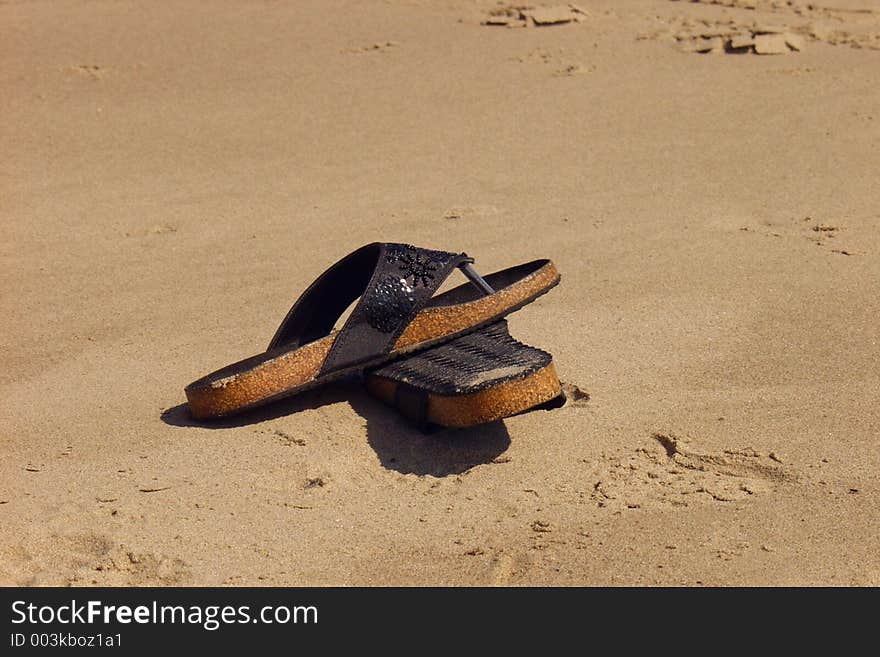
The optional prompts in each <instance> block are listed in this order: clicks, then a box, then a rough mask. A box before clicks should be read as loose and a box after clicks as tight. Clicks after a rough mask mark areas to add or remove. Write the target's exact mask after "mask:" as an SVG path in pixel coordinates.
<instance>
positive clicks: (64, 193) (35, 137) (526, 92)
mask: <svg viewBox="0 0 880 657" xmlns="http://www.w3.org/2000/svg"><path fill="white" fill-rule="evenodd" d="M0 60H2V61H3V66H2V67H0V118H2V126H3V127H2V130H0V135H2V136H0V139H2V141H0V144H2V152H3V158H2V161H0V222H2V229H3V232H4V239H3V240H2V241H0V282H2V287H3V294H2V295H0V310H2V314H0V336H2V348H0V395H2V403H0V526H2V527H3V531H2V532H0V583H2V584H25V585H30V584H52V585H64V584H73V585H96V584H99V585H124V584H143V585H155V584H179V585H213V584H217V585H220V584H227V585H239V584H251V585H263V584H266V585H269V584H274V585H304V584H342V585H353V584H367V585H376V584H391V585H397V584H402V585H422V584H450V585H493V584H499V585H508V584H509V585H542V584H547V585H562V584H575V585H599V584H638V585H657V584H669V585H734V584H745V585H780V584H805V585H827V584H840V585H853V584H858V585H878V584H880V537H878V531H877V527H878V526H880V498H878V492H880V489H878V484H880V477H878V472H880V449H878V435H880V404H878V397H880V184H878V171H880V5H878V3H877V2H874V1H869V0H811V1H810V2H807V1H806V0H785V1H779V0H714V1H711V2H710V1H708V0H706V1H702V2H686V1H683V0H682V1H672V0H580V1H579V2H578V3H577V5H576V6H573V5H568V4H566V3H556V4H552V3H538V4H535V5H533V7H532V9H523V8H522V7H519V8H512V7H506V6H503V5H499V4H497V3H496V2H494V1H491V2H490V1H474V2H465V1H452V0H438V1H433V0H431V1H429V0H386V1H381V0H370V1H366V0H362V1H355V0H297V1H296V2H270V1H266V0H235V1H228V2H220V1H218V2H210V3H208V2H198V1H195V0H192V1H189V2H168V1H161V2H160V1H155V2H132V1H131V0H119V1H117V2H103V1H97V0H58V1H52V2H49V1H38V0H34V1H15V0H12V1H7V2H0ZM372 241H404V242H411V243H414V244H418V245H421V246H426V247H431V248H438V249H445V250H450V251H456V252H457V251H466V252H467V253H468V254H470V255H472V256H474V257H475V258H476V265H475V266H476V268H477V269H478V270H479V271H481V272H491V271H495V270H498V269H501V268H504V267H508V266H512V265H515V264H518V263H521V262H525V261H529V260H533V259H536V258H551V259H552V260H553V261H554V263H555V264H556V265H557V267H558V269H559V270H560V272H561V273H562V283H561V285H560V286H558V287H557V288H556V289H554V290H552V291H551V292H550V293H549V294H547V295H545V296H543V297H541V298H540V299H538V300H537V301H536V302H535V303H533V304H531V305H529V306H527V307H526V308H524V309H523V310H521V311H519V312H517V313H515V314H514V315H512V316H511V318H510V329H511V333H512V334H513V335H514V336H515V337H516V338H518V339H520V340H522V341H524V342H527V343H530V344H534V345H536V346H538V347H540V348H542V349H545V350H547V351H550V352H552V354H553V357H554V363H555V365H556V369H557V371H558V373H559V376H560V378H561V379H562V381H563V382H564V384H565V388H566V389H567V390H568V392H569V395H570V397H571V401H570V402H569V403H568V404H567V405H566V406H565V407H563V408H560V409H557V410H554V411H540V412H534V413H529V414H525V415H521V416H517V417H514V418H510V419H509V420H506V421H505V422H504V423H503V424H502V423H496V424H491V425H488V426H485V427H482V428H479V429H472V430H466V431H462V432H445V433H439V434H434V435H429V436H424V435H422V434H420V433H419V432H417V431H416V430H414V429H412V428H411V427H410V425H409V424H408V423H407V422H405V421H402V420H401V419H400V418H399V417H398V416H397V415H396V414H395V412H394V411H393V410H391V409H389V408H387V407H385V406H384V405H383V404H381V403H380V402H378V401H376V400H374V399H372V398H370V397H369V396H368V395H367V394H366V393H365V392H363V391H362V390H361V388H360V387H359V385H358V384H357V383H343V384H336V385H333V386H330V387H326V388H323V389H320V390H316V391H313V392H309V393H307V394H305V395H303V396H301V397H298V398H295V399H292V400H287V401H284V402H281V403H279V404H275V405H273V406H270V407H267V408H265V409H262V410H260V411H258V412H255V413H253V414H251V415H249V416H247V417H245V418H237V419H236V418H232V419H229V420H226V421H224V422H222V423H219V424H215V425H213V426H211V427H206V426H202V425H199V424H198V423H196V422H195V421H193V420H192V419H191V418H190V417H189V416H188V414H187V412H186V410H185V407H184V406H183V405H182V404H183V402H184V401H185V399H184V394H183V387H184V386H185V385H186V384H187V383H189V382H190V381H193V380H194V379H196V378H198V377H200V376H202V375H204V374H206V373H208V372H210V371H212V370H214V369H217V368H218V367H221V366H223V365H226V364H228V363H232V362H234V361H237V360H239V359H242V358H245V357H247V356H250V355H253V354H255V353H257V352H259V351H260V350H261V349H264V348H265V345H266V343H267V342H268V340H269V339H270V338H271V336H272V335H273V333H274V331H275V328H276V327H277V325H278V323H279V322H280V321H281V319H282V318H283V316H284V313H285V312H286V311H287V309H288V308H289V306H290V304H291V303H292V302H293V300H294V299H295V298H296V297H297V296H298V295H299V293H300V292H301V291H302V290H303V289H304V288H305V287H306V286H307V285H308V284H309V283H310V282H311V281H312V280H313V279H314V278H315V277H316V276H317V275H318V274H319V273H320V272H321V271H323V270H324V269H325V268H326V267H327V266H328V265H330V264H331V263H333V262H335V261H336V260H338V259H339V258H340V257H341V256H342V255H344V254H346V253H348V252H350V251H352V250H353V249H355V248H357V247H358V246H360V245H362V244H364V243H367V242H372ZM453 278H456V279H457V280H456V281H455V282H456V284H458V283H460V282H462V281H463V280H464V279H463V278H462V277H460V276H456V275H454V276H453Z"/></svg>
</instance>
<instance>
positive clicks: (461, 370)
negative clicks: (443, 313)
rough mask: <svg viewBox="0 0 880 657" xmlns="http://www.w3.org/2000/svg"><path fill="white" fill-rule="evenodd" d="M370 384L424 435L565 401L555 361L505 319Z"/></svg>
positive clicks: (377, 375)
mask: <svg viewBox="0 0 880 657" xmlns="http://www.w3.org/2000/svg"><path fill="white" fill-rule="evenodd" d="M365 385H366V388H367V391H368V392H369V393H370V394H371V395H373V396H374V397H376V398H377V399H380V400H381V401H383V402H385V403H386V404H389V405H391V406H394V407H395V408H397V410H398V411H400V413H401V414H402V415H403V416H404V417H406V418H408V419H409V420H411V421H412V422H414V423H415V424H416V425H417V426H418V427H420V428H421V429H422V430H423V431H424V430H426V429H427V428H428V426H429V425H438V426H441V427H449V428H459V429H460V428H465V427H472V426H476V425H478V424H484V423H486V422H493V421H495V420H500V419H502V418H505V417H510V416H511V415H517V414H518V413H523V412H525V411H527V410H529V409H532V408H535V407H538V406H548V405H549V406H550V407H553V406H560V405H562V403H564V402H565V393H563V392H562V386H561V384H560V383H559V378H558V377H557V376H556V370H555V368H554V367H553V357H552V356H551V355H550V354H548V353H547V352H545V351H541V350H540V349H536V348H535V347H530V346H528V345H525V344H523V343H522V342H519V341H517V340H515V339H514V338H512V337H511V335H510V333H509V332H508V329H507V322H506V321H504V320H502V321H500V322H496V323H495V324H492V325H490V326H487V327H485V328H482V329H479V330H477V331H474V332H473V333H469V334H467V335H464V336H462V337H460V338H456V339H455V340H452V341H451V342H446V343H444V344H442V345H440V346H438V347H433V348H431V349H428V350H426V351H421V352H419V353H417V354H414V355H412V356H410V357H408V358H405V359H402V360H397V361H394V362H393V363H389V364H387V365H384V366H382V367H380V368H378V369H376V370H371V371H369V372H367V376H366V379H365ZM551 402H555V403H551Z"/></svg>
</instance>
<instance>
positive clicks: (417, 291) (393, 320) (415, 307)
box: [321, 244, 469, 374]
mask: <svg viewBox="0 0 880 657" xmlns="http://www.w3.org/2000/svg"><path fill="white" fill-rule="evenodd" d="M467 260H469V258H468V257H467V255H465V254H464V253H449V252H447V251H432V250H429V249H420V248H418V247H415V246H411V245H409V244H383V245H382V253H381V255H380V257H379V262H378V263H377V265H376V269H375V270H374V272H373V276H372V278H371V279H370V282H369V283H368V284H367V287H366V289H365V291H364V294H363V295H362V296H361V300H360V301H359V302H358V305H357V306H356V307H355V309H354V310H353V311H352V313H351V315H350V316H349V318H348V320H347V321H346V322H345V325H344V326H343V327H342V329H341V330H340V331H339V335H338V336H337V337H336V340H335V341H334V342H333V347H332V348H331V349H330V353H329V354H328V355H327V359H326V360H325V361H324V365H323V367H322V368H321V374H325V373H327V372H331V371H333V370H337V369H341V368H343V367H347V366H351V365H355V364H357V363H361V362H364V361H367V360H369V359H370V358H372V357H374V356H378V355H381V354H386V353H388V352H389V351H391V349H392V348H393V347H394V343H395V342H396V341H397V338H398V337H400V334H401V333H403V331H404V329H405V328H406V327H407V326H408V325H409V323H410V322H411V321H412V320H413V317H415V316H416V315H417V314H418V313H419V311H420V310H422V308H424V307H425V305H426V304H427V303H428V300H429V299H430V298H431V297H432V296H434V293H435V292H436V291H437V288H439V287H440V285H441V284H442V283H443V281H445V280H446V278H447V277H448V276H449V274H450V272H451V271H452V270H453V269H455V268H456V267H458V266H459V265H460V264H462V263H463V262H465V261H467Z"/></svg>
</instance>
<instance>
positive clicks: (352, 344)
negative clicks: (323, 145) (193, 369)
mask: <svg viewBox="0 0 880 657" xmlns="http://www.w3.org/2000/svg"><path fill="white" fill-rule="evenodd" d="M471 263H473V259H472V258H469V257H468V256H467V255H466V254H464V253H448V252H446V251H432V250H429V249H420V248H417V247H414V246H410V245H408V244H394V243H379V242H374V243H373V244H367V245H366V246H363V247H361V248H359V249H358V250H356V251H354V252H352V253H351V254H349V255H348V256H346V257H345V258H343V259H342V260H340V261H339V262H337V263H336V264H335V265H333V266H332V267H330V269H328V270H327V271H326V272H324V273H323V274H322V275H321V276H320V277H318V278H317V279H316V280H315V282H314V283H312V284H311V286H309V288H308V289H307V290H306V291H305V292H304V293H303V294H302V296H301V297H300V298H299V300H298V301H297V302H296V303H295V304H294V306H293V308H291V309H290V311H289V312H288V313H287V316H286V317H285V318H284V321H283V322H282V323H281V326H280V327H279V328H278V331H277V332H276V333H275V337H274V338H272V341H271V342H270V343H269V348H268V350H267V351H265V352H264V353H261V354H258V355H256V356H252V357H250V358H247V359H245V360H242V361H239V362H237V363H233V364H232V365H229V366H227V367H224V368H222V369H219V370H217V371H216V372H213V373H211V374H208V375H207V376H205V377H202V378H201V379H199V380H198V381H194V382H193V383H191V384H189V385H188V386H187V387H186V397H187V400H188V402H189V408H190V412H191V413H192V415H193V416H194V417H196V418H210V417H220V416H224V415H230V414H232V413H237V412H239V411H243V410H245V409H249V408H253V407H254V406H258V405H260V404H264V403H267V402H270V401H273V400H276V399H280V398H282V397H288V396H290V395H294V394H297V393H299V392H302V391H304V390H308V389H310V388H314V387H316V386H319V385H322V384H324V383H327V382H329V381H332V380H334V379H338V378H341V377H343V376H346V375H348V374H353V373H357V372H360V371H363V370H364V369H365V368H368V367H377V366H380V365H382V364H384V363H386V362H389V361H391V360H394V359H396V358H400V357H401V356H403V355H405V354H407V353H409V352H412V351H417V350H420V349H426V348H429V347H432V346H435V345H437V344H440V343H443V342H447V341H449V340H451V339H453V338H455V337H458V336H460V335H463V334H465V333H468V332H471V331H474V330H476V329H477V328H480V327H481V326H485V325H487V324H490V323H492V322H495V321H497V320H499V319H501V318H502V317H504V316H505V315H508V314H509V313H511V312H513V311H515V310H517V309H519V308H521V307H522V306H524V305H526V304H528V303H530V302H532V301H534V300H535V299H536V298H537V297H539V296H541V295H542V294H544V293H545V292H547V291H548V290H550V289H551V288H552V287H554V286H555V285H556V284H558V283H559V278H560V277H559V272H558V271H557V270H556V267H554V265H553V263H552V262H550V261H549V260H534V261H532V262H528V263H525V264H522V265H518V266H516V267H511V268H509V269H504V270H501V271H498V272H495V273H493V274H489V275H488V276H486V277H485V278H482V277H480V276H479V275H478V274H477V273H476V272H475V271H474V270H473V268H472V267H471ZM454 269H461V271H462V272H463V273H464V274H465V275H466V276H467V277H468V279H470V282H469V283H465V284H463V285H460V286H458V287H456V288H453V289H452V290H449V291H448V292H444V293H443V294H438V295H437V296H434V293H435V292H436V291H437V289H438V288H439V287H440V285H441V284H442V283H443V281H444V280H446V278H447V277H448V276H449V274H450V273H452V271H453V270H454ZM356 300H357V301H358V303H357V304H356V305H355V307H354V310H353V311H352V313H351V315H350V316H349V317H348V319H347V320H346V322H345V324H344V325H343V326H342V328H341V329H339V330H335V329H334V326H335V324H336V321H337V320H338V319H339V317H340V316H341V315H342V314H343V313H344V312H345V310H346V309H347V308H348V307H349V306H350V305H351V304H352V303H353V302H354V301H356Z"/></svg>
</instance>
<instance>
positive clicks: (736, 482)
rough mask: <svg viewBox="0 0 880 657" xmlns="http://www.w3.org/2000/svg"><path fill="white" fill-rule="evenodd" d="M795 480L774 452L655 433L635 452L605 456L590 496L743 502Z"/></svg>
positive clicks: (609, 503) (617, 501) (629, 504)
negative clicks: (699, 445) (705, 446)
mask: <svg viewBox="0 0 880 657" xmlns="http://www.w3.org/2000/svg"><path fill="white" fill-rule="evenodd" d="M793 480H794V477H793V475H792V474H790V473H789V472H788V471H786V470H785V469H784V468H783V467H782V464H781V462H780V459H779V457H778V456H777V455H776V454H775V453H771V454H768V455H764V454H760V453H758V452H756V451H755V450H753V449H750V448H746V449H728V450H724V451H723V452H722V453H720V454H710V453H703V452H700V451H697V450H695V449H693V448H691V447H690V445H689V443H688V441H686V440H684V439H682V438H679V437H678V436H676V435H675V434H672V433H655V434H654V435H653V436H652V439H651V442H650V443H649V444H648V445H646V446H644V447H640V448H639V449H637V450H636V451H635V453H634V454H633V455H631V456H628V457H607V458H606V459H605V463H603V464H602V466H601V467H600V470H599V472H598V473H597V481H596V483H595V484H594V485H593V490H592V492H591V494H590V498H591V499H592V500H593V501H595V502H596V503H597V504H598V506H600V507H608V508H616V509H622V508H630V509H638V508H644V507H645V506H651V505H656V504H661V505H670V506H688V505H690V504H694V503H713V502H739V501H744V500H748V499H749V498H751V497H752V496H754V495H760V494H762V493H767V492H771V491H773V490H775V489H776V488H777V487H778V486H780V485H782V484H785V483H787V482H790V481H793Z"/></svg>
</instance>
